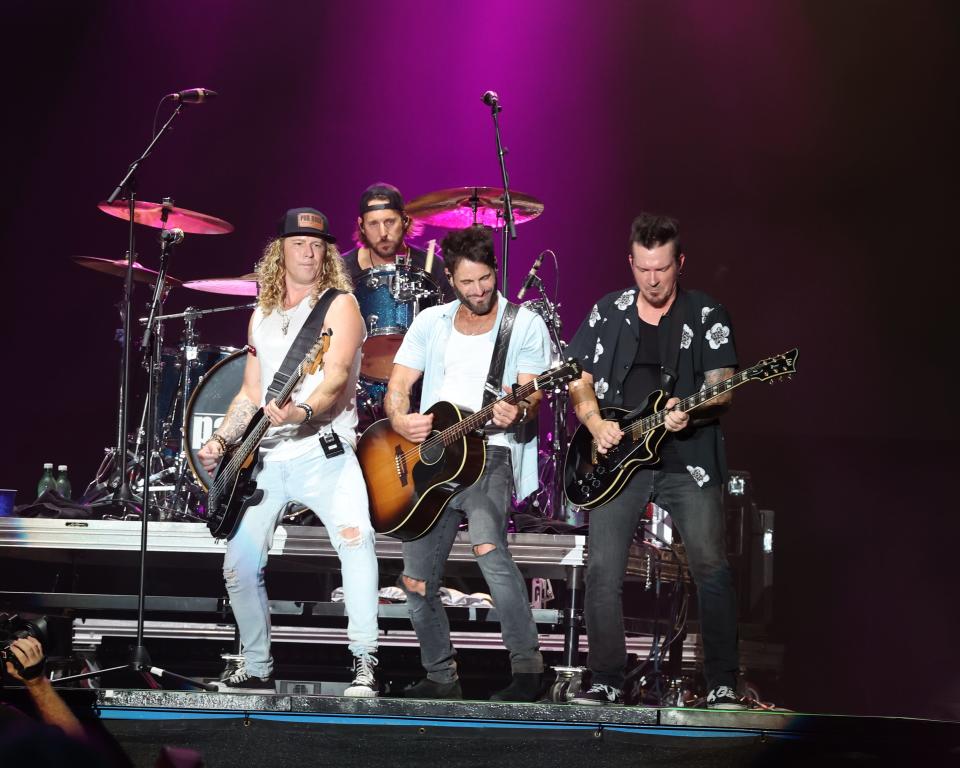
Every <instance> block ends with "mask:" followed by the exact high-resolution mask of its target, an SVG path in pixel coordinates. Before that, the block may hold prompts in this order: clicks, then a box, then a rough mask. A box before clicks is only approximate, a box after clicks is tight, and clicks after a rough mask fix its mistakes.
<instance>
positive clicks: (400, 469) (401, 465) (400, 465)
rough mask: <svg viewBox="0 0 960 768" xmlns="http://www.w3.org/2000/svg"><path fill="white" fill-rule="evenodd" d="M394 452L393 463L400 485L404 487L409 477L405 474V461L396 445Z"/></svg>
mask: <svg viewBox="0 0 960 768" xmlns="http://www.w3.org/2000/svg"><path fill="white" fill-rule="evenodd" d="M393 450H394V459H393V462H394V464H396V469H397V477H399V478H400V485H401V486H404V485H406V484H407V481H408V478H409V475H408V472H407V459H406V457H405V456H404V455H403V449H402V448H401V447H400V446H399V445H398V446H397V447H396V448H394V449H393Z"/></svg>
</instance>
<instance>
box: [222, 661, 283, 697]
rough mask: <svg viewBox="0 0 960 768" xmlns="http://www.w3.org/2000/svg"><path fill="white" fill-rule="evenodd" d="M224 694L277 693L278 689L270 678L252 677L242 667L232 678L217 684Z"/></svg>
mask: <svg viewBox="0 0 960 768" xmlns="http://www.w3.org/2000/svg"><path fill="white" fill-rule="evenodd" d="M216 685H217V686H218V687H219V688H220V690H221V691H222V692H223V693H231V692H236V693H276V692H277V687H276V685H274V682H273V680H272V679H271V678H269V677H257V676H256V675H251V674H250V673H249V672H247V670H246V669H244V668H243V667H240V669H238V670H237V671H236V672H234V673H233V674H232V675H230V677H228V678H226V679H225V680H221V681H220V682H219V683H217V684H216Z"/></svg>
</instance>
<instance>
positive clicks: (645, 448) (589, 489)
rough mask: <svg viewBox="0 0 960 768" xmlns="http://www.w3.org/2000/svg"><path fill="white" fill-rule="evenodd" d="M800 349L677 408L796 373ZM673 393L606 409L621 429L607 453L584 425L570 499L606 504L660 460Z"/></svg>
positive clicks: (574, 452)
mask: <svg viewBox="0 0 960 768" xmlns="http://www.w3.org/2000/svg"><path fill="white" fill-rule="evenodd" d="M798 354H799V350H798V349H792V350H790V351H789V352H784V353H783V354H781V355H776V356H775V357H769V358H766V359H764V360H761V361H760V362H759V363H757V364H756V365H754V366H752V367H750V368H747V369H746V370H743V371H740V372H739V373H736V374H734V375H733V376H731V377H730V378H729V379H724V380H723V381H721V382H718V383H717V384H714V385H713V386H710V387H705V388H704V389H702V390H700V391H699V392H697V393H696V394H693V395H690V396H689V397H686V398H684V399H683V400H681V401H680V402H679V403H677V404H676V406H674V410H677V411H680V412H681V413H683V412H686V411H689V410H692V409H694V408H696V407H697V406H699V405H703V404H704V403H707V402H709V401H710V400H713V399H714V398H716V397H719V396H720V395H722V394H723V393H724V392H729V391H730V390H731V389H735V388H736V387H739V386H740V385H741V384H746V383H747V382H748V381H770V383H773V380H774V379H778V378H780V377H781V376H787V377H789V376H792V375H793V374H794V373H796V370H797V355H798ZM668 399H669V396H668V395H667V394H666V393H664V392H662V391H660V390H657V391H655V392H652V393H651V394H650V396H649V397H648V398H647V400H646V402H645V403H644V404H643V405H641V406H640V407H639V408H635V409H634V410H632V411H627V410H625V409H623V408H603V409H602V410H601V411H600V416H601V418H603V419H604V420H609V421H615V422H617V424H618V425H619V426H620V430H621V431H622V432H623V437H622V438H621V439H620V442H619V443H618V444H617V445H615V446H614V447H613V448H611V449H610V450H608V451H607V452H606V453H600V451H599V450H597V444H596V442H595V441H594V439H593V435H592V434H591V433H590V430H589V429H587V428H586V426H584V425H582V424H581V425H580V426H579V427H578V428H577V431H576V432H575V433H574V434H573V438H572V439H571V440H570V445H569V446H568V448H567V456H566V459H565V460H564V463H563V477H564V491H565V495H566V497H567V501H569V502H570V503H571V504H573V505H574V506H577V507H581V508H583V509H593V508H594V507H599V506H602V505H604V504H606V503H607V502H608V501H610V500H611V499H614V498H616V496H617V494H618V493H620V491H621V490H623V487H624V486H625V485H626V484H627V481H628V480H629V479H630V478H631V477H632V476H633V474H634V473H635V472H636V471H637V470H638V469H641V468H642V467H649V466H652V465H654V464H656V463H657V462H658V461H659V460H660V457H659V455H658V453H657V451H658V449H659V447H660V443H661V441H662V440H663V438H664V437H665V436H666V434H667V428H666V426H664V419H665V418H666V413H667V412H666V410H663V406H664V405H665V404H666V402H667V400H668Z"/></svg>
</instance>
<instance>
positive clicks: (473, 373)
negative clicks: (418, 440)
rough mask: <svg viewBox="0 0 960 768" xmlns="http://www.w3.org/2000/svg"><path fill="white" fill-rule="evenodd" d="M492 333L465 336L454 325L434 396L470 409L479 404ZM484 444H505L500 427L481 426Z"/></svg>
mask: <svg viewBox="0 0 960 768" xmlns="http://www.w3.org/2000/svg"><path fill="white" fill-rule="evenodd" d="M494 340H495V337H492V336H491V334H489V333H481V334H479V335H477V336H468V335H466V334H463V333H460V331H458V330H457V329H456V328H453V330H452V331H451V333H450V341H449V342H448V344H447V349H446V351H445V352H444V355H443V381H442V383H441V384H440V390H439V393H438V396H437V399H438V400H446V401H448V402H451V403H453V404H454V405H458V406H460V407H461V408H467V409H469V410H471V411H473V412H474V413H476V412H477V411H479V410H480V408H481V407H482V406H483V391H484V386H485V385H486V383H487V374H488V373H490V359H491V358H492V357H493V345H494ZM483 431H484V432H485V433H486V434H487V437H488V440H487V443H488V445H502V446H504V447H509V443H508V442H507V438H506V435H504V431H503V430H502V429H500V428H499V427H496V426H494V425H493V423H492V422H488V423H487V425H486V426H485V427H484V430H483Z"/></svg>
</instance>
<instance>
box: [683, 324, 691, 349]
mask: <svg viewBox="0 0 960 768" xmlns="http://www.w3.org/2000/svg"><path fill="white" fill-rule="evenodd" d="M691 341H693V328H691V327H690V326H689V325H687V324H686V323H684V324H683V332H682V333H681V334H680V349H690V342H691Z"/></svg>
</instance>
